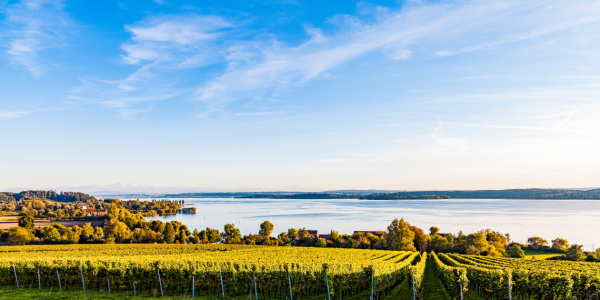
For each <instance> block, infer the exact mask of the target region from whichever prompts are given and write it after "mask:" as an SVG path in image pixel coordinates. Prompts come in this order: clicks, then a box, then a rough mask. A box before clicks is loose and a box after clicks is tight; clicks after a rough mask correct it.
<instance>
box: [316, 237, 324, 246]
mask: <svg viewBox="0 0 600 300" xmlns="http://www.w3.org/2000/svg"><path fill="white" fill-rule="evenodd" d="M315 246H317V247H327V241H325V239H324V238H319V239H318V240H317V242H316V243H315Z"/></svg>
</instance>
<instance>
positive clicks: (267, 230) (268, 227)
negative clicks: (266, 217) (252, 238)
mask: <svg viewBox="0 0 600 300" xmlns="http://www.w3.org/2000/svg"><path fill="white" fill-rule="evenodd" d="M273 228H275V226H274V225H273V224H271V222H269V221H264V222H263V223H262V224H260V231H259V232H258V234H260V235H261V236H262V237H270V236H271V233H272V232H273Z"/></svg>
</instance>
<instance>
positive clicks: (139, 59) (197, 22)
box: [70, 14, 232, 118]
mask: <svg viewBox="0 0 600 300" xmlns="http://www.w3.org/2000/svg"><path fill="white" fill-rule="evenodd" d="M231 26H232V25H231V24H230V23H229V22H227V21H225V20H224V19H222V18H220V17H216V16H203V15H196V14H191V15H185V16H176V15H165V16H159V17H149V18H147V19H145V20H143V21H141V22H138V23H136V24H133V25H127V26H125V29H126V30H127V31H129V32H130V33H131V39H130V40H129V41H128V42H126V43H124V44H123V45H122V49H123V50H124V51H125V55H123V56H122V61H123V62H124V63H126V64H131V65H138V66H139V68H138V69H137V70H136V71H134V72H133V73H131V74H130V75H129V76H127V77H126V78H124V79H120V80H101V79H92V78H85V79H81V81H82V84H81V85H80V86H79V87H77V88H75V89H72V90H71V93H70V94H71V97H72V98H73V99H82V98H85V101H89V102H94V103H98V104H101V105H104V106H106V107H108V108H111V109H117V110H118V111H119V113H120V114H121V116H123V117H124V118H130V117H132V116H133V115H135V114H138V113H143V112H147V111H149V109H150V105H152V104H153V103H155V102H158V101H165V100H169V99H173V98H175V97H178V96H181V95H183V94H185V93H186V92H187V90H186V88H179V87H177V81H176V80H174V79H172V78H170V76H169V73H172V72H177V71H178V70H181V69H190V68H198V67H201V66H204V65H206V64H209V63H212V62H214V61H217V60H218V59H219V56H218V47H217V46H216V44H215V43H217V40H218V38H219V37H220V36H221V35H223V34H224V32H225V31H226V30H227V29H228V28H231ZM82 95H86V96H82Z"/></svg>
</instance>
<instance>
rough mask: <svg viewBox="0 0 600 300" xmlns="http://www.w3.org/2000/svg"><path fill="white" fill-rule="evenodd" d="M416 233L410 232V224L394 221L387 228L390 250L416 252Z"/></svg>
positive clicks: (402, 220)
mask: <svg viewBox="0 0 600 300" xmlns="http://www.w3.org/2000/svg"><path fill="white" fill-rule="evenodd" d="M414 239H415V233H414V232H413V231H412V230H410V224H409V223H408V222H405V221H404V219H400V221H398V219H394V221H392V223H391V224H390V225H389V226H388V228H387V243H386V244H387V246H388V249H390V250H396V251H416V250H417V249H416V248H415V246H414Z"/></svg>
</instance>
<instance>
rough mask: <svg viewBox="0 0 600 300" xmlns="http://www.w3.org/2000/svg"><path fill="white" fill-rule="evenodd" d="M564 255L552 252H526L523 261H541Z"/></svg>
mask: <svg viewBox="0 0 600 300" xmlns="http://www.w3.org/2000/svg"><path fill="white" fill-rule="evenodd" d="M561 255H564V254H563V253H554V252H547V251H546V252H544V253H542V251H538V250H527V252H526V253H525V259H538V260H542V259H547V258H550V257H554V256H561Z"/></svg>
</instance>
